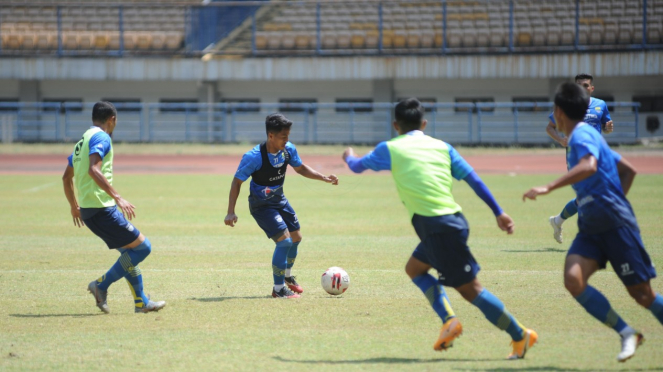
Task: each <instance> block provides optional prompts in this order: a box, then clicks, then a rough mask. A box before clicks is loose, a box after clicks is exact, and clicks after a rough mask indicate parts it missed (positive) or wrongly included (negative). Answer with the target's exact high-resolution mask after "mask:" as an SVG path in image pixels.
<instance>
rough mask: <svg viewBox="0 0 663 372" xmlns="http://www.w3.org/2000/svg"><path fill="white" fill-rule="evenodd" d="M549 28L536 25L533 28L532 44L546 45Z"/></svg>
mask: <svg viewBox="0 0 663 372" xmlns="http://www.w3.org/2000/svg"><path fill="white" fill-rule="evenodd" d="M547 34H548V32H547V29H546V28H545V27H544V26H535V27H534V28H533V29H532V45H534V46H544V45H547V43H546V35H547Z"/></svg>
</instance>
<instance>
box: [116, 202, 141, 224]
mask: <svg viewBox="0 0 663 372" xmlns="http://www.w3.org/2000/svg"><path fill="white" fill-rule="evenodd" d="M115 202H116V203H117V206H118V208H120V210H121V211H122V213H124V216H125V217H127V219H129V220H132V219H133V218H134V217H136V212H134V209H136V207H134V205H133V204H131V203H129V202H128V201H126V200H124V199H122V198H121V197H118V198H117V199H115Z"/></svg>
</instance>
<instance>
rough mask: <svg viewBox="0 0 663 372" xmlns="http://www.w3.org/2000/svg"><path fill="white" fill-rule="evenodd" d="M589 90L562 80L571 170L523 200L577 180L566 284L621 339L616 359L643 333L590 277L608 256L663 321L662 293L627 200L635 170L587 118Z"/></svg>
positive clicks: (558, 111) (558, 118)
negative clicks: (653, 282)
mask: <svg viewBox="0 0 663 372" xmlns="http://www.w3.org/2000/svg"><path fill="white" fill-rule="evenodd" d="M589 103H590V99H589V95H588V94H587V92H585V91H584V90H583V89H581V88H580V87H579V86H578V85H576V84H573V83H565V84H562V85H560V87H559V88H558V89H557V93H556V94H555V109H554V111H553V114H554V116H555V122H556V123H557V127H558V128H559V129H560V130H561V131H562V132H563V133H564V134H565V135H566V137H567V138H568V139H569V143H568V146H569V147H568V149H569V150H568V155H567V161H568V163H569V166H570V167H571V169H570V170H569V172H568V173H567V174H566V175H564V176H562V177H561V178H559V179H557V180H555V181H553V182H551V183H549V184H548V185H546V186H540V187H534V188H532V189H530V190H529V191H527V192H526V193H525V194H524V195H523V200H525V199H532V200H536V197H537V196H539V195H546V194H548V193H549V192H551V191H553V190H556V189H558V188H560V187H563V186H567V185H573V189H574V190H575V192H576V196H577V199H578V209H579V214H578V230H579V231H578V235H577V236H576V238H575V240H574V241H573V243H572V244H571V248H569V251H568V253H567V256H566V262H565V265H564V285H565V286H566V289H567V290H568V291H569V292H570V293H571V295H573V297H574V298H575V299H576V301H578V303H580V305H581V306H582V307H584V308H585V310H587V312H588V313H590V314H591V315H592V316H593V317H595V318H596V319H598V320H599V321H601V323H604V324H606V325H608V326H609V327H611V328H613V329H614V330H615V331H617V332H618V333H619V335H620V336H621V339H622V350H621V352H620V353H619V355H618V356H617V360H619V361H620V362H624V361H626V360H627V359H629V358H631V357H632V356H633V355H634V354H635V349H636V348H637V347H638V346H639V345H640V344H641V343H642V341H643V336H642V334H641V333H640V332H638V331H636V330H634V329H633V328H631V327H630V326H629V325H628V324H626V322H624V320H623V319H622V318H621V317H620V316H619V315H618V314H617V313H616V312H615V311H614V310H613V309H612V307H611V306H610V303H609V302H608V300H607V299H606V298H605V297H604V296H603V295H602V294H601V293H600V292H599V291H597V290H596V289H594V287H592V286H590V285H589V284H588V283H587V282H588V280H589V278H590V277H591V276H592V274H594V273H595V272H596V271H597V270H599V269H602V268H605V267H606V262H607V261H610V264H611V265H612V267H613V269H615V272H616V273H617V276H619V278H620V279H621V281H622V283H624V285H625V286H626V289H627V290H628V293H629V294H630V295H631V297H633V298H634V299H635V301H636V302H637V303H638V304H640V305H641V306H643V307H645V308H647V309H649V310H650V311H651V312H652V313H653V314H654V316H655V317H656V318H657V319H658V321H659V322H661V323H662V324H663V296H661V295H660V294H656V293H654V291H653V290H652V288H651V285H650V280H651V279H652V278H655V277H656V270H655V269H654V265H653V264H652V262H651V260H650V258H649V255H648V254H647V251H645V247H644V245H643V243H642V239H641V238H640V229H639V227H638V223H637V221H636V219H635V215H634V214H633V209H632V208H631V204H630V203H629V202H628V200H627V199H626V194H628V191H629V189H630V188H631V185H632V184H633V179H634V178H635V174H636V171H635V169H634V168H633V167H632V166H631V164H629V162H628V161H626V160H625V159H623V158H622V157H621V156H620V155H619V154H617V153H616V152H614V151H612V150H610V147H609V146H608V144H607V143H606V141H605V139H604V138H603V137H602V136H601V135H600V134H599V132H597V131H596V130H594V129H592V127H591V126H590V125H589V124H587V123H584V122H583V121H582V120H583V117H585V118H586V116H585V113H586V110H587V107H588V106H589Z"/></svg>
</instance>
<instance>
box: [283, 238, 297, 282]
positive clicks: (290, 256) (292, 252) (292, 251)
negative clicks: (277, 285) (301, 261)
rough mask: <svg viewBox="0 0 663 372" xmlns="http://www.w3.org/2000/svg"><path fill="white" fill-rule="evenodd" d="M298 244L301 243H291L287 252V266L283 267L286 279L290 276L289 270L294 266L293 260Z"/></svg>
mask: <svg viewBox="0 0 663 372" xmlns="http://www.w3.org/2000/svg"><path fill="white" fill-rule="evenodd" d="M299 243H301V241H299V242H293V243H292V246H291V247H290V250H289V251H288V264H287V265H286V267H285V276H286V277H289V276H291V275H290V269H292V266H293V265H294V264H295V258H297V247H298V246H299Z"/></svg>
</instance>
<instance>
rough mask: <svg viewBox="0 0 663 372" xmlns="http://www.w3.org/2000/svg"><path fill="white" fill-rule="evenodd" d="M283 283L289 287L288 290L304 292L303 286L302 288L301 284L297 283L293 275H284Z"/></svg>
mask: <svg viewBox="0 0 663 372" xmlns="http://www.w3.org/2000/svg"><path fill="white" fill-rule="evenodd" d="M285 285H287V286H288V288H290V290H291V291H293V292H295V293H304V288H302V286H301V285H299V283H297V281H296V280H295V277H294V276H286V277H285Z"/></svg>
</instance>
